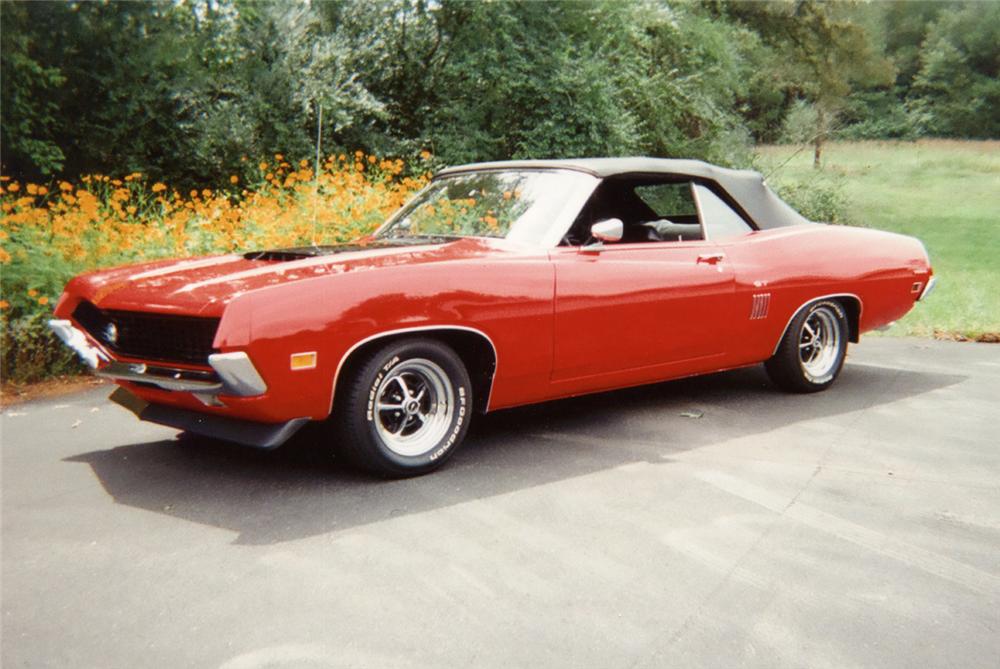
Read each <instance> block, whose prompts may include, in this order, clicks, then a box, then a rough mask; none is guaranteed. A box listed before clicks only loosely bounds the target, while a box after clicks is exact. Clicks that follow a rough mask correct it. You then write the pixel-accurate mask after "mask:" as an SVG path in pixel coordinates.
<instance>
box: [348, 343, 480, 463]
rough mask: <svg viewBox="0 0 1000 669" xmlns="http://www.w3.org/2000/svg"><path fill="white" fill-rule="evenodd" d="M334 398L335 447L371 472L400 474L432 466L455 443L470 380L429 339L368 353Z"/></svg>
mask: <svg viewBox="0 0 1000 669" xmlns="http://www.w3.org/2000/svg"><path fill="white" fill-rule="evenodd" d="M355 370H356V371H355V373H354V375H353V377H352V378H350V379H348V380H347V383H346V385H345V387H344V389H343V395H342V396H341V397H335V398H334V406H335V415H334V420H335V421H336V423H337V426H338V428H339V430H338V432H339V442H340V443H339V445H340V449H341V451H342V452H343V453H344V454H345V455H346V456H347V457H348V458H349V459H350V460H351V461H353V462H354V463H355V464H357V465H358V466H360V467H362V468H364V469H366V470H368V471H371V472H373V473H376V474H379V475H382V476H389V477H404V476H416V475H419V474H425V473H427V472H430V471H432V470H434V469H437V468H438V467H440V466H441V465H442V464H443V463H444V462H445V461H446V460H447V459H448V458H449V457H451V455H452V454H453V453H454V452H455V450H456V449H457V448H458V447H459V445H460V444H461V443H462V440H463V439H464V438H465V434H466V432H467V430H468V427H469V420H470V418H471V417H472V384H471V382H470V380H469V375H468V372H467V371H466V369H465V366H464V365H463V364H462V361H461V359H460V358H459V357H458V355H456V354H455V352H454V351H453V350H452V349H451V348H449V347H448V346H446V345H444V344H442V343H441V342H438V341H435V340H433V339H424V338H420V339H405V340H401V341H396V342H393V343H390V344H388V345H386V346H384V347H383V348H381V349H379V350H377V351H375V352H373V353H372V354H370V355H369V356H368V357H367V358H366V359H365V360H364V361H363V362H362V363H361V364H360V365H359V366H358V367H355Z"/></svg>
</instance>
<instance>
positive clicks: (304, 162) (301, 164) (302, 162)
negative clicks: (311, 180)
mask: <svg viewBox="0 0 1000 669" xmlns="http://www.w3.org/2000/svg"><path fill="white" fill-rule="evenodd" d="M299 167H309V161H308V160H306V159H305V158H303V159H302V160H300V161H299Z"/></svg>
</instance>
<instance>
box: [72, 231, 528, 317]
mask: <svg viewBox="0 0 1000 669" xmlns="http://www.w3.org/2000/svg"><path fill="white" fill-rule="evenodd" d="M511 250H512V249H511V248H510V246H509V244H508V243H507V242H505V241H504V240H494V239H484V238H466V239H456V240H451V241H446V240H439V241H436V243H426V244H425V243H421V244H412V245H400V244H398V243H392V244H386V243H381V242H378V241H372V242H369V243H362V244H353V245H343V246H320V247H300V248H291V249H276V250H270V251H255V252H250V253H244V254H231V255H219V256H209V257H202V258H189V259H184V260H168V261H158V262H151V263H144V264H140V265H128V266H123V267H117V268H114V269H109V270H100V271H96V272H90V273H88V274H83V275H81V276H79V277H77V278H76V279H74V280H73V281H72V282H71V283H70V285H69V286H68V287H67V290H68V292H72V293H75V294H77V295H79V296H80V297H82V298H83V299H87V300H90V301H91V302H93V303H94V304H95V305H97V306H98V307H101V308H102V309H125V310H141V311H156V312H160V313H176V314H189V315H194V314H198V315H205V316H217V315H220V314H221V313H222V311H223V309H224V308H225V305H226V304H227V303H229V302H230V301H231V300H232V299H234V298H236V297H238V296H240V295H243V294H244V293H247V292H250V291H253V290H258V289H262V288H267V287H270V286H275V285H278V284H283V283H288V282H292V281H301V280H305V279H312V278H316V277H320V276H326V275H333V274H342V273H345V272H358V271H370V270H377V269H379V268H384V267H389V266H398V265H405V264H424V263H440V262H460V261H468V260H475V259H479V258H483V257H485V256H487V255H496V254H497V253H504V252H505V251H507V252H510V251H511Z"/></svg>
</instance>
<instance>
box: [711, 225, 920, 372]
mask: <svg viewBox="0 0 1000 669" xmlns="http://www.w3.org/2000/svg"><path fill="white" fill-rule="evenodd" d="M721 245H722V246H723V247H724V249H725V252H726V258H727V261H728V262H730V263H732V267H733V269H734V272H735V278H736V295H737V297H736V299H737V304H738V308H737V314H738V317H737V322H736V323H734V329H735V330H736V331H737V333H738V334H739V340H740V343H739V344H737V345H735V346H734V347H733V351H732V357H731V359H730V363H731V364H744V363H751V362H757V361H760V360H764V359H766V358H768V357H770V356H771V354H772V353H773V351H774V349H775V347H776V346H777V344H778V341H779V339H780V338H781V336H782V334H783V333H784V330H785V327H786V326H787V324H788V322H789V321H790V320H791V318H792V317H793V316H794V315H795V313H796V311H797V310H798V309H799V308H800V307H802V306H803V305H804V304H806V303H808V302H810V301H812V300H814V299H816V298H818V297H821V296H826V295H837V294H849V295H855V296H857V297H858V298H859V299H860V301H861V314H860V322H859V325H860V328H859V329H860V332H865V331H867V330H871V329H874V328H877V327H880V326H882V325H886V324H887V323H890V322H892V321H895V320H897V319H899V318H900V317H902V316H903V315H905V314H906V313H907V312H908V311H909V310H910V309H911V308H912V307H913V305H914V303H915V301H916V298H917V297H918V295H919V292H916V293H915V292H914V291H913V288H914V284H915V283H916V282H920V284H921V287H922V286H923V285H925V284H926V282H927V281H928V280H929V278H930V275H931V268H930V264H929V262H928V259H927V255H926V252H925V250H924V247H923V245H922V244H921V243H920V241H919V240H917V239H915V238H913V237H907V236H905V235H899V234H895V233H890V232H883V231H879V230H870V229H866V228H854V227H846V226H834V225H823V224H814V225H803V226H794V227H789V228H780V229H775V230H764V231H759V232H754V233H751V234H749V235H747V236H746V237H743V238H740V239H737V240H732V241H729V242H723V243H722V244H721ZM754 295H770V299H769V308H768V312H767V315H766V317H765V318H757V319H751V311H752V309H753V296H754Z"/></svg>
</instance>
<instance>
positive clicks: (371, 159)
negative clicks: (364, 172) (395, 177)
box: [368, 156, 375, 165]
mask: <svg viewBox="0 0 1000 669" xmlns="http://www.w3.org/2000/svg"><path fill="white" fill-rule="evenodd" d="M368 162H369V163H371V164H372V165H374V164H375V156H368Z"/></svg>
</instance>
